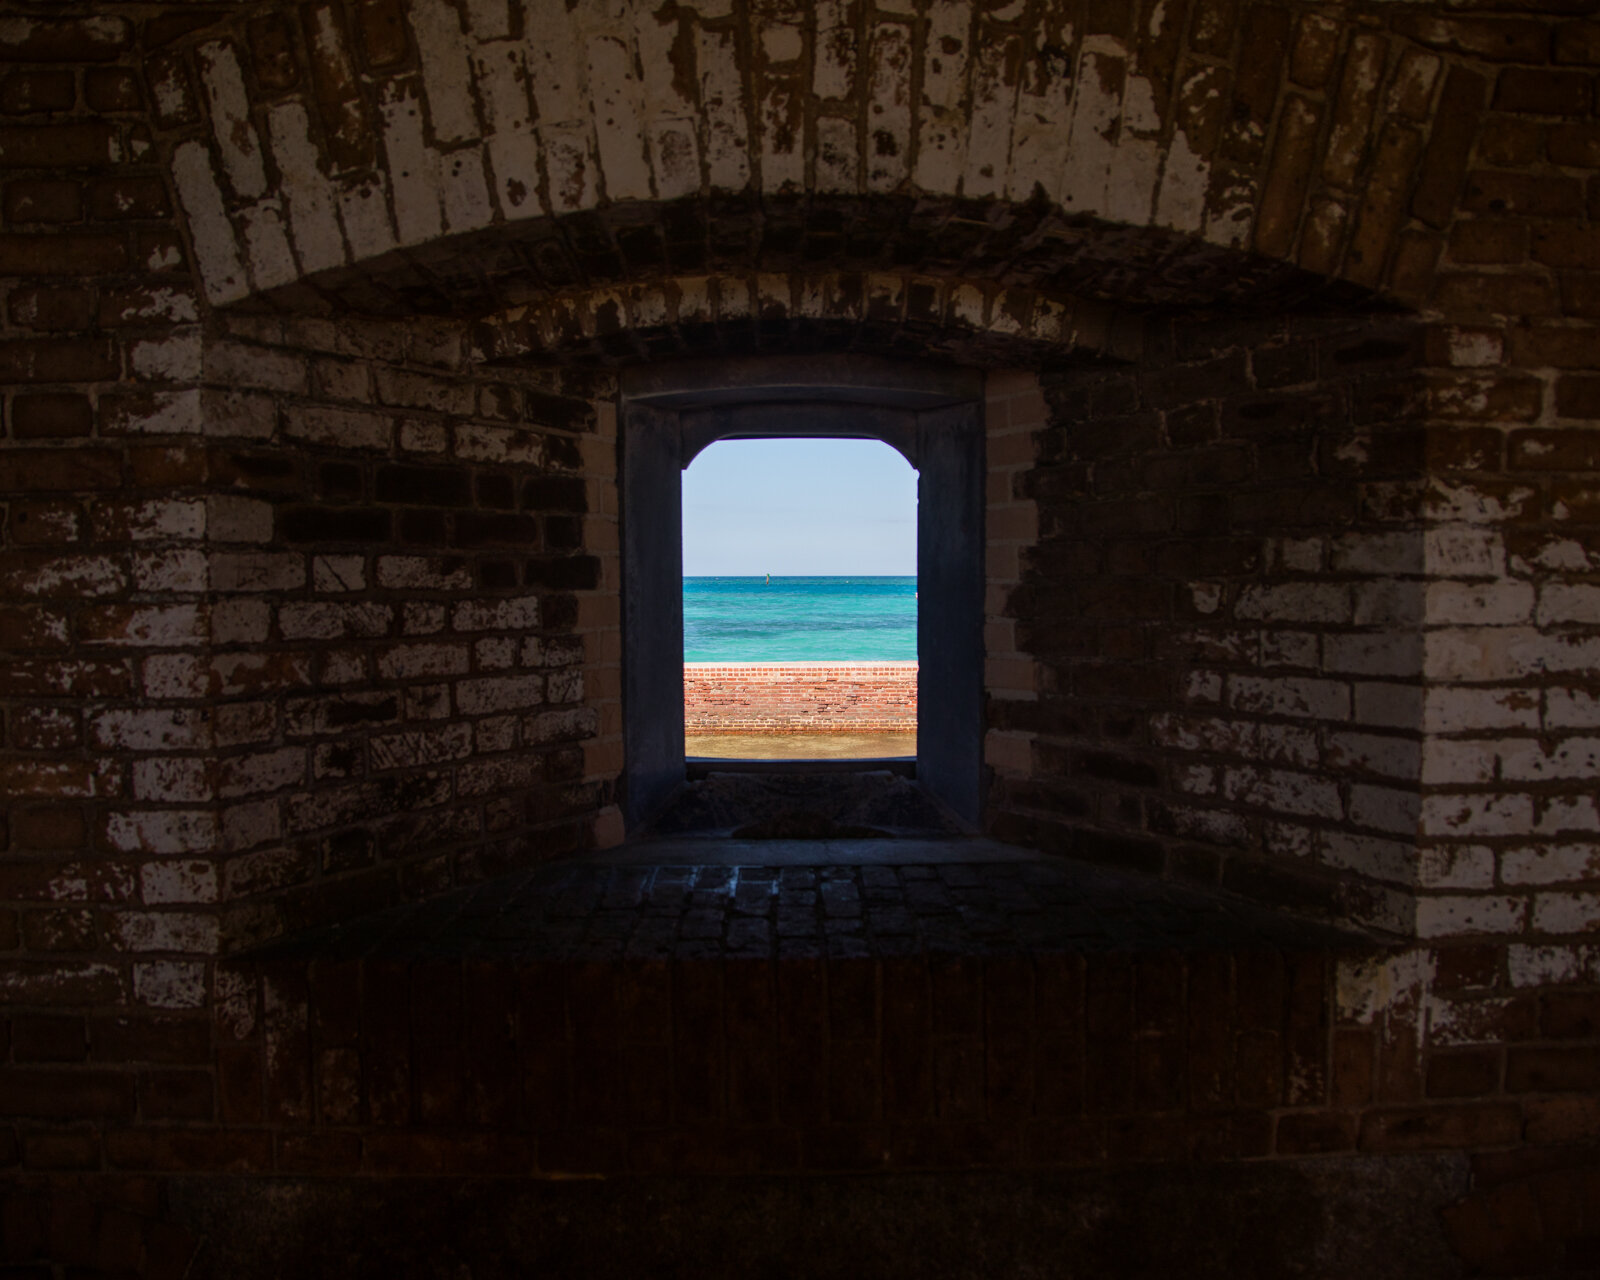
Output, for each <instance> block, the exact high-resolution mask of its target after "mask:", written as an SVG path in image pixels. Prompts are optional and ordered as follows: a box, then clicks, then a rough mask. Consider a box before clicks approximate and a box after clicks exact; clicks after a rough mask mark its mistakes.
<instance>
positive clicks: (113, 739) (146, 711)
mask: <svg viewBox="0 0 1600 1280" xmlns="http://www.w3.org/2000/svg"><path fill="white" fill-rule="evenodd" d="M89 737H90V740H91V741H92V742H93V743H94V744H95V746H97V747H100V748H103V749H106V750H117V749H122V750H126V751H193V750H198V749H200V748H203V747H208V746H210V745H211V722H210V719H209V717H208V716H207V714H206V712H205V710H204V709H203V708H193V707H176V708H167V707H138V708H116V709H113V710H109V711H100V712H97V713H95V714H94V715H93V716H91V717H90V719H89Z"/></svg>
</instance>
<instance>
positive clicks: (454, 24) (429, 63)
mask: <svg viewBox="0 0 1600 1280" xmlns="http://www.w3.org/2000/svg"><path fill="white" fill-rule="evenodd" d="M410 17H411V29H412V31H413V32H414V33H415V35H416V41H417V52H418V55H419V56H420V58H421V62H422V82H423V84H424V86H426V89H427V102H428V120H429V122H430V123H431V124H432V125H433V134H434V137H435V138H437V139H438V140H439V141H440V142H442V143H451V142H460V141H462V140H464V139H466V138H476V137H477V136H478V118H477V114H476V112H475V111H474V110H473V106H472V70H471V66H470V65H469V63H468V60H467V41H466V37H465V35H464V34H463V33H462V30H461V13H460V10H458V9H457V8H456V7H455V6H454V5H453V4H450V3H449V2H448V0H411V8H410Z"/></svg>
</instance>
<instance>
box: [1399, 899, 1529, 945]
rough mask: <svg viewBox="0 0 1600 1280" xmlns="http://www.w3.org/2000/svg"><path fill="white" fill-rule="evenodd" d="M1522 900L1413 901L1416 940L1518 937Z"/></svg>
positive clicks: (1523, 914)
mask: <svg viewBox="0 0 1600 1280" xmlns="http://www.w3.org/2000/svg"><path fill="white" fill-rule="evenodd" d="M1527 906H1528V904H1527V902H1526V901H1525V900H1523V899H1522V898H1509V897H1500V896H1494V895H1487V894H1486V895H1481V896H1480V895H1473V896H1447V897H1437V898H1434V897H1425V898H1418V899H1417V925H1416V933H1417V937H1419V938H1452V937H1461V936H1463V935H1467V934H1481V933H1491V934H1492V933H1520V932H1521V931H1522V925H1523V921H1524V919H1525V918H1526V916H1527Z"/></svg>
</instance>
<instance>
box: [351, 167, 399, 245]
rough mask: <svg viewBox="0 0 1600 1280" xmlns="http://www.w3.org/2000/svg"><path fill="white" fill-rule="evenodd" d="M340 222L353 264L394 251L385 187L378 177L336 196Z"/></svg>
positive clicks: (364, 179) (367, 179)
mask: <svg viewBox="0 0 1600 1280" xmlns="http://www.w3.org/2000/svg"><path fill="white" fill-rule="evenodd" d="M339 222H340V223H341V224H342V225H343V227H344V235H345V240H346V242H347V243H348V244H349V246H350V260H351V261H352V262H361V261H364V260H365V259H367V258H376V257H378V256H379V255H380V254H385V253H388V252H389V250H390V249H393V248H394V247H395V235H394V226H393V224H392V223H391V222H390V221H389V192H388V184H387V183H386V182H385V181H384V179H383V177H382V175H381V174H380V175H375V176H372V177H367V178H363V179H361V180H359V181H356V182H354V183H352V184H351V185H350V186H348V187H346V188H345V189H344V190H343V191H341V192H340V193H339Z"/></svg>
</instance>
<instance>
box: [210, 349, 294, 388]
mask: <svg viewBox="0 0 1600 1280" xmlns="http://www.w3.org/2000/svg"><path fill="white" fill-rule="evenodd" d="M205 364H206V377H207V378H208V379H209V380H211V381H214V382H220V383H223V384H225V385H227V386H231V387H256V388H259V389H260V390H263V391H288V392H292V393H294V394H297V395H304V394H305V391H306V387H307V381H306V362H305V357H303V356H301V355H299V354H296V353H293V352H288V351H275V350H273V349H271V348H270V347H261V346H255V345H253V344H249V343H243V342H229V341H226V340H221V341H218V340H213V341H212V342H210V343H208V344H207V345H206V361H205Z"/></svg>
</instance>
